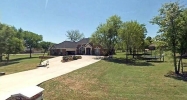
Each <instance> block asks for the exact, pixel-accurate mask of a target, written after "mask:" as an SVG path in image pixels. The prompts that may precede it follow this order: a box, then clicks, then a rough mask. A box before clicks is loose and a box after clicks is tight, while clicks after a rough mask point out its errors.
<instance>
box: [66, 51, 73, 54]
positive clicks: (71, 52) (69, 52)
mask: <svg viewBox="0 0 187 100" xmlns="http://www.w3.org/2000/svg"><path fill="white" fill-rule="evenodd" d="M66 52H67V55H75V51H66Z"/></svg>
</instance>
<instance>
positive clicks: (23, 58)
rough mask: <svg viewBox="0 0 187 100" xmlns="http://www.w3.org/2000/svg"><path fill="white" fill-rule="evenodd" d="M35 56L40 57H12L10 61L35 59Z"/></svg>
mask: <svg viewBox="0 0 187 100" xmlns="http://www.w3.org/2000/svg"><path fill="white" fill-rule="evenodd" d="M34 58H38V59H39V57H31V58H30V57H22V58H15V59H11V60H10V61H20V60H25V59H34Z"/></svg>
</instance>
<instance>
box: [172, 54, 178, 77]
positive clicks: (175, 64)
mask: <svg viewBox="0 0 187 100" xmlns="http://www.w3.org/2000/svg"><path fill="white" fill-rule="evenodd" d="M173 63H174V67H175V73H176V74H179V71H178V68H177V58H176V52H175V50H174V54H173Z"/></svg>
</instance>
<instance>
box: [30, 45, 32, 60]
mask: <svg viewBox="0 0 187 100" xmlns="http://www.w3.org/2000/svg"><path fill="white" fill-rule="evenodd" d="M31 53H32V48H31V47H30V58H32V55H31Z"/></svg>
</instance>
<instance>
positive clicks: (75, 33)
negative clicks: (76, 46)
mask: <svg viewBox="0 0 187 100" xmlns="http://www.w3.org/2000/svg"><path fill="white" fill-rule="evenodd" d="M66 36H67V37H68V39H69V40H71V41H73V42H76V41H79V40H81V39H83V38H84V34H83V33H80V32H79V30H70V31H67V34H66Z"/></svg>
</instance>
